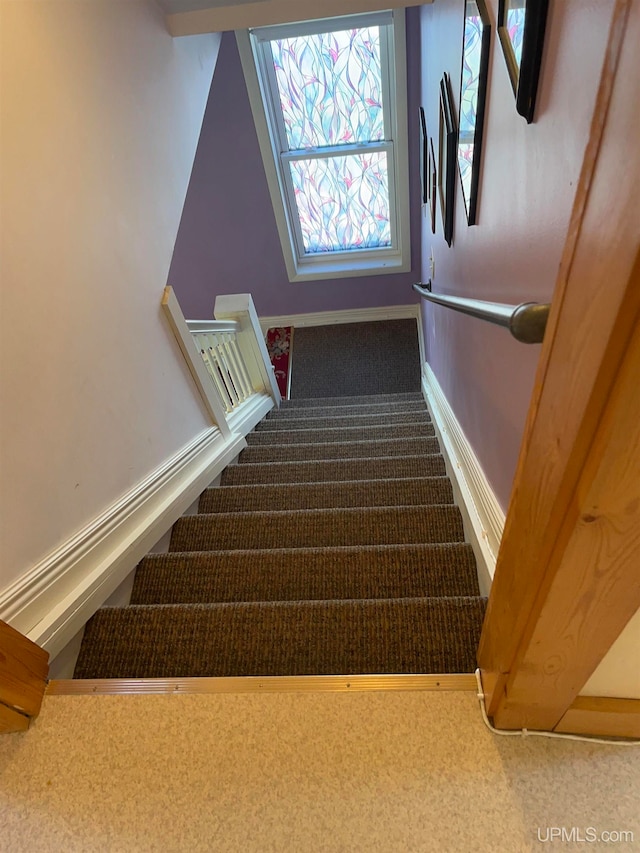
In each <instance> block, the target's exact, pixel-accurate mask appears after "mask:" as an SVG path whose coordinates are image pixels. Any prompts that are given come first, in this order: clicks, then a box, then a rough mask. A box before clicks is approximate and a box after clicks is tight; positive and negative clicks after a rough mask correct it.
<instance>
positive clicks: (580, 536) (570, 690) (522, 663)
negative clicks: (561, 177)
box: [494, 220, 640, 729]
mask: <svg viewBox="0 0 640 853" xmlns="http://www.w3.org/2000/svg"><path fill="white" fill-rule="evenodd" d="M639 221H640V220H639ZM634 280H635V282H636V287H638V289H640V257H639V260H638V263H637V265H636V271H635V276H634ZM638 377H640V318H639V322H638V323H637V324H636V329H635V333H634V336H633V339H632V341H631V343H630V346H629V349H628V350H627V353H626V356H625V358H624V361H623V365H622V368H621V371H620V374H619V377H618V381H617V382H616V383H615V386H614V389H613V392H612V394H611V397H610V398H609V402H608V404H607V407H606V408H605V411H604V414H603V418H602V421H601V423H600V426H599V428H598V430H597V432H596V435H595V439H594V443H593V447H592V449H591V452H590V454H589V457H588V459H587V461H586V464H585V468H584V470H583V472H582V476H581V477H580V480H579V482H578V486H577V489H576V494H575V496H574V499H573V501H572V503H571V506H570V507H569V508H568V511H567V515H566V518H565V524H564V525H563V529H562V531H561V535H560V537H559V543H560V544H559V546H558V547H557V548H556V549H555V550H554V552H553V554H552V557H551V568H552V569H553V570H554V577H553V581H552V583H551V585H550V586H549V589H548V591H547V594H546V597H545V600H544V603H543V604H542V607H541V608H540V610H539V612H538V613H537V618H536V623H535V626H534V627H533V630H532V631H531V633H530V636H527V638H526V646H524V645H523V648H522V651H521V652H520V654H519V655H518V657H517V658H516V664H517V665H516V667H514V671H513V672H512V674H511V676H510V677H509V679H508V681H507V695H506V700H505V701H504V702H503V703H502V705H501V707H500V708H499V709H498V711H497V712H496V713H495V715H494V716H495V722H496V725H497V726H498V727H499V728H511V727H512V724H513V723H514V722H517V724H518V726H520V725H524V726H525V727H528V728H535V729H552V728H553V727H554V726H555V725H556V724H557V723H558V721H559V720H560V719H561V718H562V715H563V713H564V712H565V710H566V709H567V708H568V707H569V706H570V705H571V703H572V702H573V700H574V698H575V697H576V695H577V694H578V692H579V690H580V688H581V687H582V686H583V685H584V684H585V683H586V682H587V680H588V679H589V677H590V676H591V674H592V672H593V671H594V670H595V669H596V667H597V665H598V664H599V663H600V661H601V660H602V658H603V657H604V656H605V654H606V653H607V651H608V650H609V648H610V647H611V645H612V644H613V642H614V641H615V640H616V639H617V638H618V636H619V634H620V633H621V631H622V629H623V628H624V627H625V625H626V624H627V622H628V621H629V620H630V619H631V617H632V616H633V615H634V613H635V612H636V611H637V610H638V608H640V583H638V566H640V394H639V393H638ZM636 663H637V661H636ZM534 699H535V701H532V700H534Z"/></svg>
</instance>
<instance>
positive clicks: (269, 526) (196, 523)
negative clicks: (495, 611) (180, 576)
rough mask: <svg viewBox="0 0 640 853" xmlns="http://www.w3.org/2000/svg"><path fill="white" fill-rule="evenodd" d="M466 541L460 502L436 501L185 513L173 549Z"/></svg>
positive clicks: (177, 525) (175, 529)
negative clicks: (459, 506) (413, 503)
mask: <svg viewBox="0 0 640 853" xmlns="http://www.w3.org/2000/svg"><path fill="white" fill-rule="evenodd" d="M463 541H464V532H463V529H462V518H461V516H460V510H459V509H458V507H456V506H454V505H453V504H444V505H440V504H432V505H429V506H409V507H356V508H351V507H346V508H342V509H298V510H276V511H274V512H270V511H266V512H265V511H263V512H233V513H213V514H206V515H205V514H202V513H201V514H199V515H189V516H183V517H182V518H179V519H178V521H177V522H176V523H175V524H174V526H173V532H172V534H171V544H170V546H169V550H170V551H208V550H235V549H243V550H244V549H247V548H260V549H265V548H281V547H283V546H286V547H288V548H318V547H325V546H332V545H396V544H397V545H400V544H410V543H427V542H432V543H433V542H463Z"/></svg>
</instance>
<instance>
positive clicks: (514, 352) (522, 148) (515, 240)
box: [420, 0, 613, 509]
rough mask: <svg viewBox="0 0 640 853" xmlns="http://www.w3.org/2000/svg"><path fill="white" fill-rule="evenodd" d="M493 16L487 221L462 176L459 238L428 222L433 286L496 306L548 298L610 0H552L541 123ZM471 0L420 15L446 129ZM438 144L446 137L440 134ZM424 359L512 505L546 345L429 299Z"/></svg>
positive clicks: (430, 87)
mask: <svg viewBox="0 0 640 853" xmlns="http://www.w3.org/2000/svg"><path fill="white" fill-rule="evenodd" d="M487 5H488V7H489V14H490V17H491V19H492V25H493V27H492V34H491V38H492V45H491V62H490V68H489V92H488V104H487V113H486V116H485V136H484V145H485V149H484V158H483V169H482V175H481V190H480V193H481V194H480V203H479V209H478V220H477V221H478V224H477V225H475V226H472V227H468V226H467V224H466V219H465V215H464V203H463V199H462V192H461V188H460V182H459V181H457V187H456V193H457V195H456V201H455V204H456V211H455V223H454V243H453V246H452V248H448V247H447V245H446V243H445V242H444V239H443V236H442V223H441V219H440V214H439V212H438V223H437V233H436V234H435V235H433V234H432V233H431V228H430V226H429V227H427V223H426V219H425V218H424V217H423V226H422V258H423V262H422V265H423V273H422V274H423V277H425V278H426V277H428V275H429V272H428V258H429V253H430V251H431V249H433V253H434V257H435V269H436V275H435V278H434V290H435V291H439V292H445V293H451V294H455V295H458V296H468V297H474V298H478V299H487V300H493V301H498V302H510V303H519V302H525V301H548V300H550V298H551V296H552V293H553V288H554V284H555V279H556V275H557V272H558V265H559V261H560V256H561V253H562V248H563V244H564V240H565V236H566V233H567V226H568V223H569V217H570V213H571V207H572V202H573V197H574V192H575V187H576V182H577V179H578V176H579V173H580V168H581V165H582V158H583V154H584V149H585V145H586V142H587V138H588V133H589V125H590V120H591V116H592V112H593V106H594V102H595V95H596V89H597V86H598V80H599V76H600V70H601V65H602V59H603V55H604V48H605V45H606V40H607V31H608V26H609V22H610V19H611V14H612V9H613V0H550V3H549V17H548V22H547V34H546V40H545V49H544V56H543V65H542V72H541V78H540V86H539V90H538V104H537V109H536V117H535V123H534V124H531V125H527V124H526V122H525V121H524V119H523V118H521V117H520V116H519V115H518V114H517V113H516V110H515V103H514V96H513V91H512V89H511V85H510V82H509V77H508V74H507V68H506V65H505V61H504V57H503V55H502V51H501V48H500V44H499V40H498V39H497V37H496V33H495V21H496V14H497V6H498V2H497V0H487ZM463 10H464V1H463V0H438V2H437V3H434V4H433V5H432V6H431V5H429V6H423V7H422V10H421V19H420V25H421V42H422V67H421V86H422V95H421V97H422V103H423V105H424V107H425V109H426V112H427V122H428V128H429V132H430V133H431V134H434V133H436V134H437V127H438V100H437V98H438V85H439V80H440V78H441V76H442V74H443V72H444V71H447V72H448V73H449V74H450V76H451V82H452V89H453V94H454V98H455V101H456V104H457V103H458V100H459V89H460V68H461V47H462V33H463V14H464V11H463ZM434 144H435V145H436V150H437V142H436V140H435V139H434ZM422 313H423V325H424V331H425V341H426V349H427V360H428V362H429V364H430V365H431V367H432V369H433V370H434V372H435V374H436V376H437V378H438V381H439V383H440V385H441V386H442V389H443V391H444V393H445V394H446V396H447V399H448V400H449V402H450V404H451V406H452V408H453V410H454V412H455V414H456V417H457V419H458V421H459V422H460V424H461V426H462V428H463V430H464V432H465V434H466V436H467V438H468V439H469V441H470V443H471V445H472V446H473V448H474V450H475V452H476V455H477V456H478V459H479V461H480V463H481V465H482V467H483V469H484V471H485V473H486V475H487V477H488V479H489V481H490V482H491V484H492V486H493V488H494V490H495V493H496V495H497V497H498V499H499V500H500V502H501V503H502V505H503V508H505V509H506V507H507V504H508V501H509V495H510V492H511V486H512V481H513V475H514V472H515V467H516V462H517V456H518V452H519V447H520V442H521V438H522V432H523V428H524V422H525V418H526V414H527V409H528V405H529V399H530V396H531V391H532V388H533V382H534V376H535V370H536V365H537V361H538V357H539V353H540V346H526V345H523V344H519V343H517V342H516V341H514V340H513V338H511V336H510V335H509V334H508V333H507V331H506V330H504V329H501V328H499V327H497V326H492V325H490V324H488V323H484V322H482V321H480V320H474V319H472V318H468V317H465V316H463V315H460V314H455V313H454V312H452V311H450V310H448V309H445V308H441V307H437V306H430V305H427V304H426V303H423V307H422Z"/></svg>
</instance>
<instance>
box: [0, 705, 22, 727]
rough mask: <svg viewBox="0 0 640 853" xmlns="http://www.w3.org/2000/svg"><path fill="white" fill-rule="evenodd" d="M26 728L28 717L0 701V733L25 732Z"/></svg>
mask: <svg viewBox="0 0 640 853" xmlns="http://www.w3.org/2000/svg"><path fill="white" fill-rule="evenodd" d="M28 728H29V717H26V716H25V715H24V714H20V713H18V711H15V710H14V709H13V708H8V707H7V706H6V705H3V704H2V703H1V702H0V735H3V734H9V733H10V732H25V731H26V730H27V729H28Z"/></svg>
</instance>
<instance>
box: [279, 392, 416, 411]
mask: <svg viewBox="0 0 640 853" xmlns="http://www.w3.org/2000/svg"><path fill="white" fill-rule="evenodd" d="M415 402H418V403H421V404H422V405H424V398H423V396H422V394H421V393H420V391H407V392H405V393H404V394H369V395H364V396H361V397H306V398H302V399H301V398H298V399H296V400H283V401H282V402H281V404H280V407H281V408H282V409H309V408H314V409H317V408H318V407H320V406H323V407H327V408H329V407H331V408H335V409H340V408H342V407H343V406H353V405H360V406H361V405H364V404H374V405H382V404H384V403H393V404H395V403H415Z"/></svg>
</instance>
